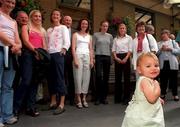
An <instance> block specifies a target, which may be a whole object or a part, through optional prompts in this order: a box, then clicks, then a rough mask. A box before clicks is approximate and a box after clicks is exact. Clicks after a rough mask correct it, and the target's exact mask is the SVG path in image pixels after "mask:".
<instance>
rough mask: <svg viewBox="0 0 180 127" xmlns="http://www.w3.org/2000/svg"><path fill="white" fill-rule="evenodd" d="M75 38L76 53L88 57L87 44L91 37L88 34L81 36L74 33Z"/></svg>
mask: <svg viewBox="0 0 180 127" xmlns="http://www.w3.org/2000/svg"><path fill="white" fill-rule="evenodd" d="M76 37H77V41H76V53H77V54H85V55H89V42H90V40H91V36H90V35H89V34H87V35H86V36H82V35H80V34H79V33H76Z"/></svg>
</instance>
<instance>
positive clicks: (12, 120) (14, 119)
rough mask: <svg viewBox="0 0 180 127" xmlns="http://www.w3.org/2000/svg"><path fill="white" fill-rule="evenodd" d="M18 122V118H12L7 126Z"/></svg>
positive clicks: (7, 122)
mask: <svg viewBox="0 0 180 127" xmlns="http://www.w3.org/2000/svg"><path fill="white" fill-rule="evenodd" d="M17 121H18V120H17V118H16V117H12V118H10V119H9V120H8V121H6V124H9V125H12V124H15V123H16V122H17Z"/></svg>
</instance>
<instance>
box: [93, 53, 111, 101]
mask: <svg viewBox="0 0 180 127" xmlns="http://www.w3.org/2000/svg"><path fill="white" fill-rule="evenodd" d="M95 59H96V66H95V67H96V101H104V100H106V98H107V95H108V80H109V71H110V65H111V57H110V56H105V55H96V56H95Z"/></svg>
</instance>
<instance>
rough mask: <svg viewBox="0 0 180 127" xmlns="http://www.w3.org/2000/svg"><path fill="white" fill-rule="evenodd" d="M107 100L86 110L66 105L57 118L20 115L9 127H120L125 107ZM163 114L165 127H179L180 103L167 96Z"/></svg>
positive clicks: (46, 113)
mask: <svg viewBox="0 0 180 127" xmlns="http://www.w3.org/2000/svg"><path fill="white" fill-rule="evenodd" d="M108 99H109V101H110V104H108V105H99V106H95V105H93V104H92V103H89V108H86V109H85V108H84V109H77V108H76V107H74V106H69V105H67V106H66V111H65V112H64V113H63V114H61V115H57V116H54V115H52V111H41V112H40V113H41V115H40V116H39V117H36V118H32V117H29V116H26V115H21V116H20V119H19V122H18V123H17V124H15V125H12V126H10V127H120V126H121V123H122V120H123V116H124V110H125V108H126V106H125V105H121V104H114V103H113V102H112V100H113V99H112V97H111V96H110V97H109V98H108ZM40 108H41V109H43V107H42V106H41V107H40ZM164 112H165V122H166V127H180V118H179V117H180V102H174V101H173V100H172V99H171V96H170V95H169V97H168V99H167V102H166V104H165V105H164Z"/></svg>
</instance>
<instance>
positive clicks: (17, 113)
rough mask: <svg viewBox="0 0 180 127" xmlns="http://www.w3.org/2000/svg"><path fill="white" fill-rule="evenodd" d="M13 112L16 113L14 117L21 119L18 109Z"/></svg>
mask: <svg viewBox="0 0 180 127" xmlns="http://www.w3.org/2000/svg"><path fill="white" fill-rule="evenodd" d="M13 113H14V117H15V118H17V119H19V111H18V110H14V111H13Z"/></svg>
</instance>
